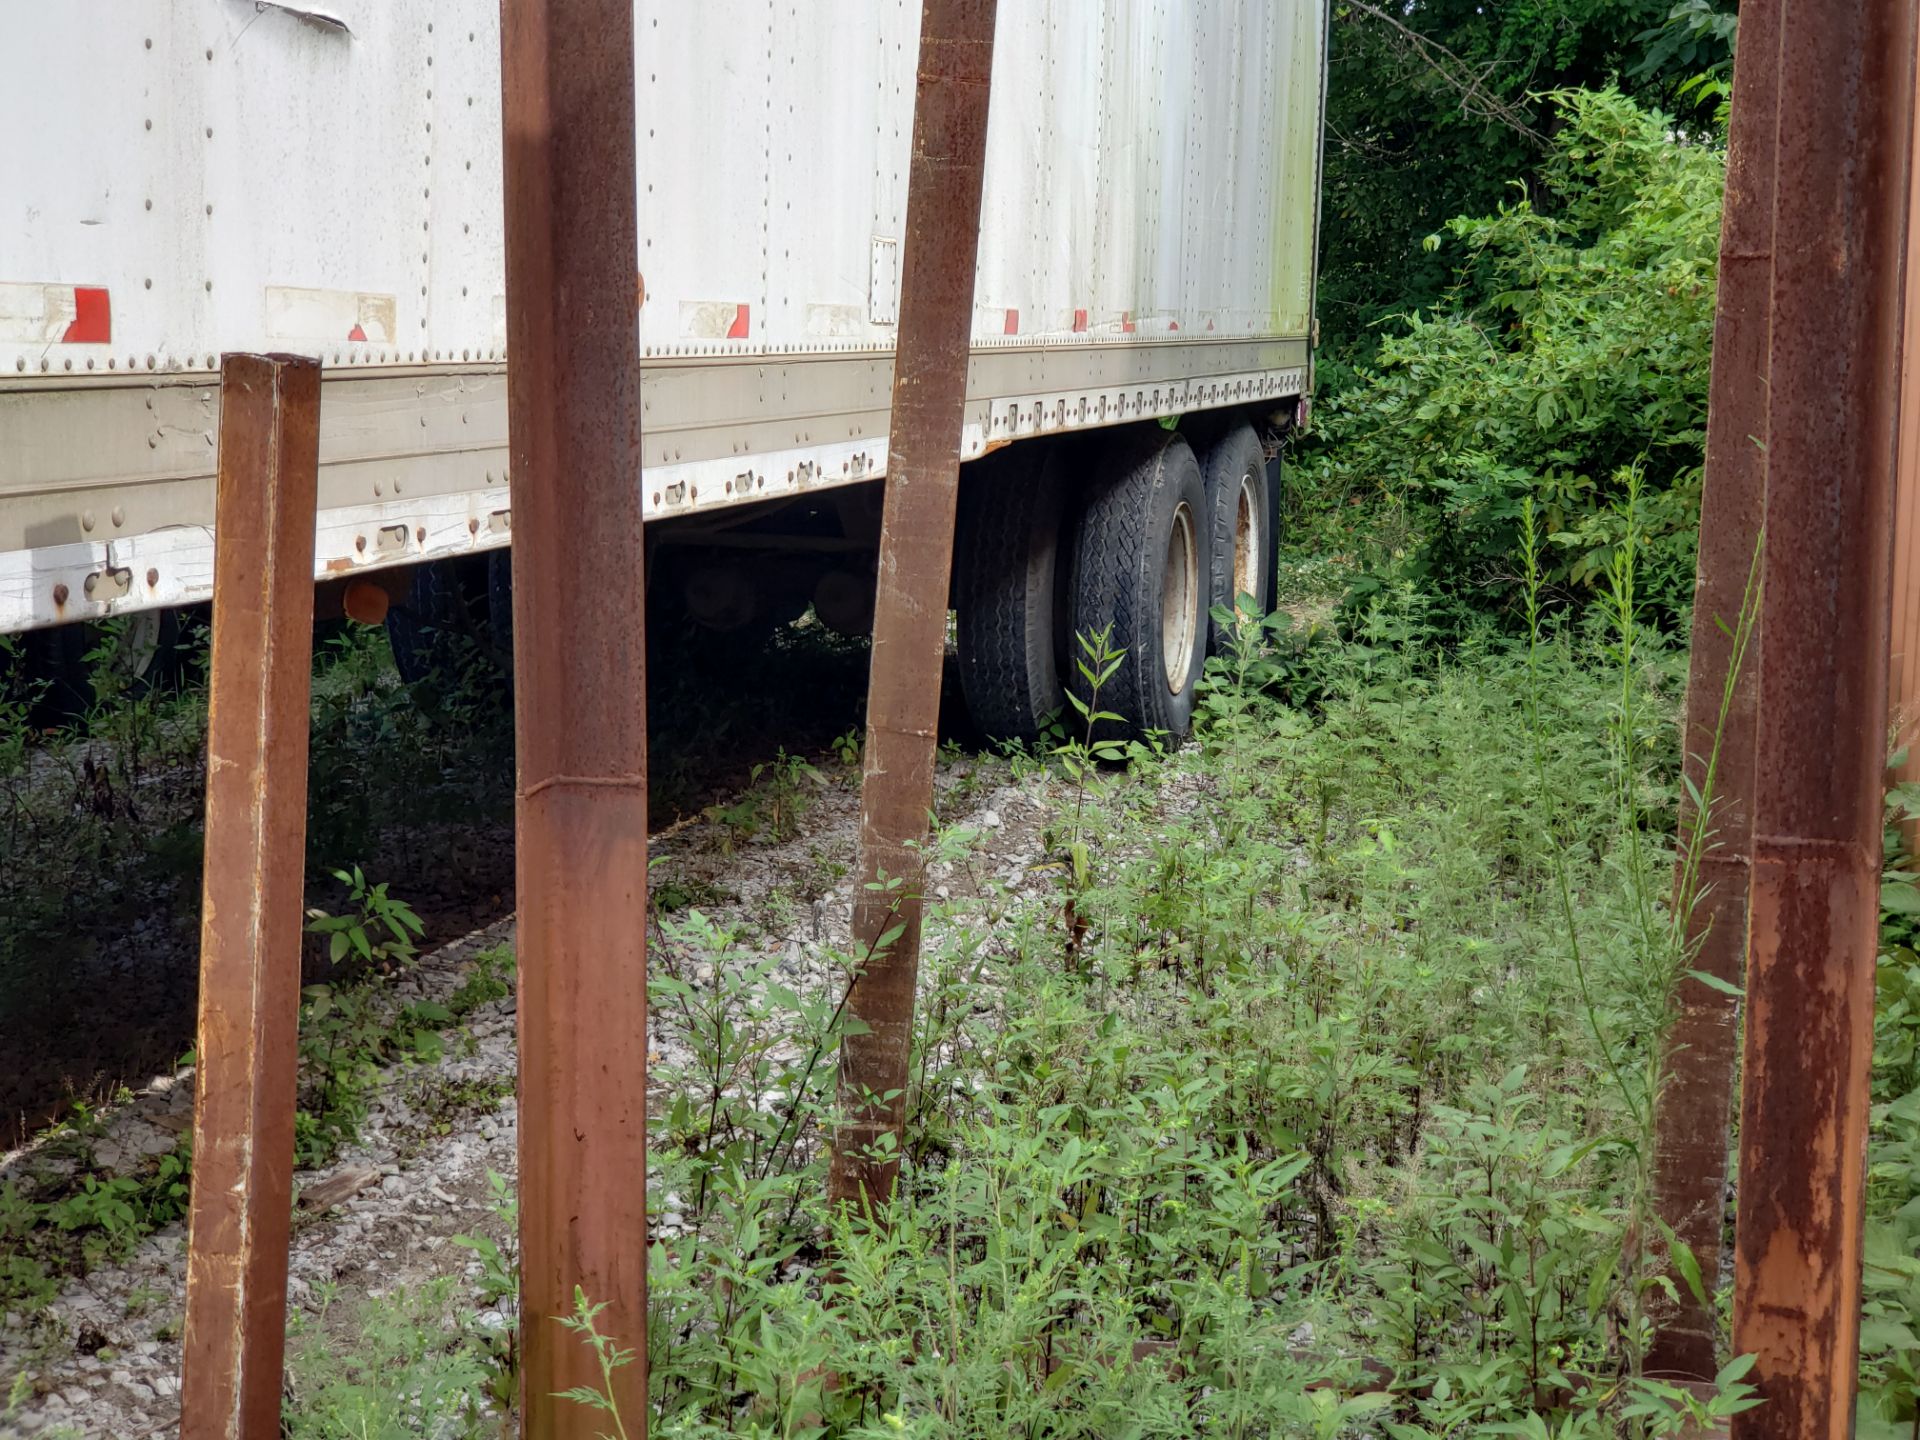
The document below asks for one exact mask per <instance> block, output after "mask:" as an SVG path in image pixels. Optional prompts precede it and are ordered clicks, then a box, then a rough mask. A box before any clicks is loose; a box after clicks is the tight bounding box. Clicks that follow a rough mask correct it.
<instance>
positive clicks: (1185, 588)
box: [1160, 501, 1200, 695]
mask: <svg viewBox="0 0 1920 1440" xmlns="http://www.w3.org/2000/svg"><path fill="white" fill-rule="evenodd" d="M1199 586H1200V550H1199V546H1198V545H1196V544H1195V543H1194V526H1193V510H1192V508H1191V507H1190V506H1188V505H1187V504H1186V502H1185V501H1182V502H1181V503H1180V505H1179V506H1178V508H1176V509H1175V510H1174V512H1173V528H1172V529H1170V530H1169V531H1168V532H1167V558H1166V563H1165V564H1164V566H1163V567H1162V569H1161V572H1160V664H1161V666H1162V668H1164V669H1165V671H1166V676H1167V689H1168V690H1169V691H1170V692H1172V693H1173V694H1175V695H1178V694H1179V693H1180V692H1181V691H1182V690H1184V689H1185V688H1186V685H1187V672H1188V670H1189V668H1190V667H1191V666H1192V664H1193V646H1194V640H1195V638H1196V636H1197V633H1198V631H1199V628H1200V624H1199V619H1200V617H1199V607H1198V606H1197V605H1196V604H1195V603H1194V602H1195V599H1196V597H1197V596H1198V594H1199Z"/></svg>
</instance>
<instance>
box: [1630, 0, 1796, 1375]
mask: <svg viewBox="0 0 1920 1440" xmlns="http://www.w3.org/2000/svg"><path fill="white" fill-rule="evenodd" d="M1779 37H1780V4H1779V0H1749V4H1748V7H1747V9H1746V11H1745V12H1744V13H1743V14H1742V16H1741V36H1740V49H1739V55H1738V58H1737V59H1736V60H1735V62H1734V98H1733V110H1732V121H1731V134H1730V135H1729V137H1728V154H1727V189H1726V205H1725V209H1724V212H1723V219H1722V221H1721V231H1720V288H1719V295H1718V300H1717V311H1716V314H1715V317H1714V327H1713V381H1712V392H1711V395H1710V397H1709V400H1708V412H1707V466H1706V480H1705V484H1704V486H1703V488H1702V493H1701V498H1700V558H1699V569H1698V571H1697V574H1696V579H1695V584H1694V602H1693V649H1692V668H1691V671H1690V673H1689V675H1688V678H1687V717H1686V729H1685V730H1684V732H1683V734H1684V737H1685V759H1684V763H1685V765H1686V774H1687V778H1688V780H1689V781H1690V782H1691V783H1692V784H1693V786H1694V788H1695V791H1696V792H1704V791H1705V789H1706V787H1707V784H1708V779H1707V769H1708V764H1709V757H1710V756H1711V755H1712V754H1713V751H1714V742H1715V730H1716V728H1718V730H1719V732H1720V733H1719V762H1718V764H1717V765H1716V766H1715V767H1714V769H1715V774H1714V779H1713V795H1712V798H1711V801H1710V811H1711V813H1710V814H1709V815H1708V816H1707V817H1705V820H1704V823H1705V825H1706V827H1707V833H1708V837H1709V838H1708V839H1707V842H1706V843H1707V845H1708V847H1709V848H1707V849H1706V850H1705V852H1704V854H1703V855H1702V856H1701V858H1700V862H1699V872H1698V875H1697V877H1696V880H1695V884H1696V889H1695V901H1694V910H1693V914H1692V916H1691V917H1690V921H1689V925H1688V932H1687V938H1688V939H1689V940H1690V941H1691V942H1693V943H1695V944H1697V945H1698V946H1699V951H1698V955H1697V957H1696V959H1695V962H1694V963H1695V967H1696V968H1697V969H1699V970H1700V971H1701V972H1702V973H1704V974H1707V975H1711V976H1713V977H1714V978H1715V979H1717V980H1720V981H1722V982H1724V983H1725V984H1727V985H1731V986H1737V985H1739V984H1740V981H1741V976H1742V972H1743V970H1744V968H1745V961H1746V952H1747V879H1748V872H1749V864H1750V861H1749V853H1750V850H1751V847H1752V837H1753V780H1754V775H1753V747H1754V732H1755V725H1756V723H1757V717H1756V714H1755V704H1756V701H1757V697H1758V694H1759V657H1758V654H1757V653H1756V651H1755V650H1754V648H1752V647H1751V646H1750V647H1749V648H1748V650H1747V653H1746V659H1745V663H1744V664H1742V666H1741V668H1740V672H1739V674H1738V675H1736V676H1734V677H1733V689H1732V692H1731V694H1729V693H1728V690H1727V680H1728V669H1729V666H1730V662H1731V659H1732V650H1733V646H1734V639H1733V632H1735V631H1736V630H1737V629H1738V626H1739V619H1740V611H1741V605H1742V602H1743V601H1744V600H1745V598H1746V591H1747V585H1748V581H1749V578H1750V577H1751V576H1752V574H1753V566H1754V562H1755V559H1756V557H1757V551H1758V545H1759V540H1760V533H1761V532H1760V524H1761V518H1762V511H1763V509H1764V507H1765V504H1766V490H1767V464H1766V461H1767V452H1766V441H1767V359H1768V355H1767V349H1768V339H1769V336H1770V335H1771V333H1772V326H1771V322H1770V314H1769V303H1770V300H1771V291H1772V286H1773V196H1774V185H1775V167H1774V131H1775V127H1776V122H1777V110H1778V95H1779V83H1780V81H1779V51H1780V43H1779ZM1723 706H1724V707H1725V714H1724V717H1723V715H1722V708H1723ZM1696 823H1702V822H1701V821H1700V817H1698V815H1697V812H1696V811H1695V809H1694V807H1693V806H1692V805H1690V804H1689V805H1685V806H1684V808H1683V810H1682V817H1681V827H1680V833H1681V835H1682V837H1683V838H1684V837H1686V836H1687V835H1688V834H1689V827H1690V826H1691V825H1694V824H1696ZM1686 863H1687V862H1686V857H1685V856H1684V855H1683V856H1682V857H1681V860H1680V862H1679V864H1678V865H1677V866H1676V875H1675V889H1676V893H1678V890H1679V887H1680V886H1681V885H1682V884H1683V883H1684V881H1685V875H1684V873H1683V872H1684V871H1685V869H1686ZM1674 998H1675V1003H1676V1006H1677V1009H1678V1017H1677V1018H1676V1020H1675V1022H1674V1026H1673V1029H1672V1031H1671V1032H1670V1033H1669V1034H1668V1036H1667V1040H1666V1043H1667V1047H1668V1052H1669V1053H1668V1061H1667V1069H1668V1082H1667V1085H1666V1088H1665V1089H1663V1090H1662V1092H1661V1094H1660V1096H1659V1098H1658V1102H1657V1118H1656V1124H1655V1136H1654V1163H1653V1189H1654V1204H1655V1207H1656V1209H1657V1211H1658V1214H1659V1216H1660V1219H1661V1220H1662V1221H1663V1222H1664V1223H1665V1224H1666V1225H1667V1227H1668V1228H1669V1229H1671V1230H1672V1231H1673V1232H1674V1234H1675V1235H1676V1236H1677V1237H1678V1238H1679V1240H1680V1241H1681V1242H1683V1243H1684V1244H1685V1245H1686V1246H1687V1247H1688V1248H1689V1249H1691V1250H1692V1252H1693V1255H1694V1258H1695V1259H1696V1260H1697V1261H1698V1262H1699V1266H1700V1273H1701V1275H1702V1276H1703V1277H1704V1280H1705V1286H1706V1290H1707V1294H1706V1297H1705V1303H1702V1301H1701V1300H1700V1299H1699V1298H1697V1297H1695V1296H1694V1295H1693V1293H1692V1292H1691V1291H1690V1290H1689V1289H1688V1288H1687V1286H1686V1285H1685V1284H1684V1282H1682V1281H1681V1280H1680V1279H1679V1278H1678V1277H1677V1276H1676V1277H1675V1287H1676V1289H1677V1291H1678V1296H1679V1298H1678V1299H1677V1300H1676V1301H1674V1302H1671V1303H1669V1302H1667V1301H1665V1300H1664V1298H1662V1297H1659V1296H1658V1295H1657V1293H1656V1297H1655V1303H1654V1320H1655V1324H1656V1325H1657V1326H1658V1329H1657V1332H1656V1334H1655V1336H1654V1341H1653V1345H1652V1347H1651V1349H1650V1350H1649V1352H1648V1355H1647V1369H1648V1371H1649V1373H1651V1374H1655V1375H1665V1376H1679V1377H1685V1378H1687V1379H1693V1380H1710V1379H1712V1378H1713V1376H1714V1374H1715V1372H1717V1371H1718V1369H1719V1368H1720V1361H1719V1357H1718V1349H1719V1339H1720V1322H1719V1317H1718V1316H1717V1314H1716V1313H1715V1310H1714V1305H1713V1294H1712V1291H1713V1286H1714V1277H1716V1276H1717V1275H1719V1273H1720V1246H1721V1232H1722V1230H1723V1229H1724V1222H1725V1210H1726V1188H1727V1157H1728V1148H1729V1146H1730V1145H1731V1144H1732V1137H1731V1135H1730V1134H1729V1127H1730V1122H1731V1120H1732V1118H1733V1116H1732V1108H1733V1077H1734V1066H1735V1063H1736V1062H1737V1060H1738V1048H1739V1039H1738V1037H1739V1023H1740V1001H1739V997H1738V996H1737V995H1734V994H1731V993H1729V992H1728V991H1726V990H1722V989H1718V988H1715V987H1714V986H1711V985H1708V984H1706V983H1704V982H1702V981H1700V980H1695V979H1692V978H1690V977H1689V978H1685V979H1682V980H1681V982H1680V986H1679V991H1678V993H1677V994H1676V996H1675V997H1674Z"/></svg>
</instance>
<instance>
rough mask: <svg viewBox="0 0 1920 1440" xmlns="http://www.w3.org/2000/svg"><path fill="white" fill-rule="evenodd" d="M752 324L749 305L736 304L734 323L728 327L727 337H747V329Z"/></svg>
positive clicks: (742, 338)
mask: <svg viewBox="0 0 1920 1440" xmlns="http://www.w3.org/2000/svg"><path fill="white" fill-rule="evenodd" d="M750 325H751V322H750V320H749V317H748V310H747V307H746V306H745V305H736V306H734V307H733V324H732V325H730V326H728V327H727V339H729V340H744V339H746V338H747V331H748V329H749V328H750Z"/></svg>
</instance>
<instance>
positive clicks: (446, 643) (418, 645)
mask: <svg viewBox="0 0 1920 1440" xmlns="http://www.w3.org/2000/svg"><path fill="white" fill-rule="evenodd" d="M471 604H472V597H471V596H470V594H469V592H468V589H467V585H466V583H465V576H463V575H462V574H461V571H460V566H459V564H458V563H457V562H455V561H452V560H429V561H428V562H426V563H425V564H424V565H416V566H415V567H414V570H413V576H412V579H411V580H410V582H409V583H408V586H407V598H406V599H405V600H404V601H403V602H402V603H400V604H398V605H395V606H393V607H392V608H391V609H389V610H388V611H387V645H388V647H389V648H390V649H391V650H392V651H393V668H394V669H395V670H397V671H399V672H400V678H401V680H403V681H404V682H405V683H407V684H408V685H418V684H420V683H421V682H422V681H425V680H430V679H432V678H433V677H434V676H436V675H438V676H439V677H440V679H441V682H442V683H447V684H450V683H452V682H453V681H454V680H455V679H456V678H457V677H458V674H459V670H460V661H461V659H462V658H463V657H462V647H461V638H462V637H463V636H466V637H471V636H472V634H473V632H474V628H475V626H474V620H473V612H472V608H471ZM490 608H491V607H490Z"/></svg>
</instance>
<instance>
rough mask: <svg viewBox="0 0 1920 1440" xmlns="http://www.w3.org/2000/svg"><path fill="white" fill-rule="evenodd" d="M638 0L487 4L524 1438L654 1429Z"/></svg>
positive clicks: (517, 0)
mask: <svg viewBox="0 0 1920 1440" xmlns="http://www.w3.org/2000/svg"><path fill="white" fill-rule="evenodd" d="M633 41H634V37H633V3H632V0H503V3H502V5H501V36H500V42H501V43H500V64H501V84H502V97H503V112H504V113H503V123H504V130H505V141H506V145H505V187H504V198H505V202H506V257H507V341H508V349H507V353H508V355H509V356H510V357H511V359H510V361H509V362H508V368H507V405H508V422H509V435H510V447H511V448H510V456H511V461H512V470H511V472H510V484H511V486H512V499H513V550H514V557H513V648H514V668H515V676H516V683H515V687H514V693H515V697H516V700H515V722H516V742H517V746H518V763H519V778H518V794H517V800H516V811H515V827H516V828H515V839H516V844H517V847H518V848H517V855H516V864H517V880H518V886H519V902H518V903H519V936H518V956H519V1020H518V1023H519V1044H520V1082H519V1101H520V1267H521V1296H520V1322H521V1343H522V1346H523V1351H522V1353H523V1357H524V1358H523V1362H522V1370H521V1385H520V1405H521V1410H520V1413H521V1424H522V1426H523V1433H525V1434H526V1435H529V1436H533V1437H537V1440H550V1437H580V1440H585V1437H588V1436H592V1435H597V1434H599V1433H600V1432H601V1431H602V1430H604V1429H606V1428H607V1425H606V1424H605V1423H604V1418H605V1417H603V1416H597V1415H596V1414H595V1412H593V1411H592V1410H589V1409H586V1408H583V1407H582V1406H580V1405H578V1404H577V1403H575V1402H573V1401H570V1400H565V1399H561V1398H559V1394H558V1392H561V1391H565V1390H568V1389H571V1388H573V1387H575V1386H590V1387H592V1388H595V1389H598V1388H600V1385H601V1379H600V1373H599V1370H598V1367H597V1366H596V1365H595V1362H594V1356H593V1353H592V1351H591V1350H590V1349H589V1348H588V1346H587V1344H586V1343H585V1342H584V1341H583V1340H582V1339H581V1338H579V1337H578V1336H575V1335H572V1334H570V1333H568V1332H567V1331H565V1330H564V1329H562V1328H561V1326H560V1325H559V1324H558V1323H557V1321H556V1317H558V1316H564V1315H568V1314H571V1313H572V1312H573V1308H574V1295H575V1292H576V1289H577V1290H578V1291H580V1292H581V1293H583V1294H584V1295H585V1297H586V1298H587V1299H588V1300H589V1301H590V1302H592V1303H594V1304H599V1305H605V1307H606V1308H605V1309H604V1310H603V1311H602V1312H601V1313H600V1315H599V1318H598V1321H597V1324H598V1326H599V1328H600V1330H601V1332H602V1333H603V1334H605V1335H607V1336H609V1337H611V1339H612V1340H613V1342H614V1343H615V1344H617V1345H619V1346H621V1347H623V1348H626V1349H629V1350H631V1351H632V1352H633V1354H634V1361H633V1363H632V1364H630V1365H627V1366H625V1367H624V1368H621V1369H617V1370H615V1371H614V1372H613V1378H612V1385H613V1390H614V1394H613V1397H612V1398H613V1399H614V1401H615V1402H616V1403H617V1404H618V1406H619V1408H620V1411H621V1414H622V1416H623V1418H624V1421H625V1428H626V1433H627V1434H629V1435H632V1436H636V1437H641V1436H644V1435H645V1433H646V1412H647V1406H646V1395H647V1379H646V1354H647V1345H646V1292H647V1265H646V1253H647V1154H646V1115H647V1110H646V1095H647V1086H646V1060H647V1051H646V1040H647V976H646V964H647V958H646V918H647V915H646V912H647V782H646V764H647V735H646V704H645V698H644V696H645V643H644V630H645V614H646V608H645V607H646V591H645V586H644V584H643V580H642V573H641V558H642V540H641V533H640V349H639V309H638V307H639V287H638V284H637V277H636V268H635V267H636V259H637V256H638V248H639V247H638V239H637V235H638V222H637V217H636V213H635V150H634V88H633V80H634V69H633Z"/></svg>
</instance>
